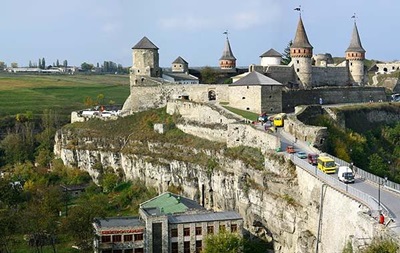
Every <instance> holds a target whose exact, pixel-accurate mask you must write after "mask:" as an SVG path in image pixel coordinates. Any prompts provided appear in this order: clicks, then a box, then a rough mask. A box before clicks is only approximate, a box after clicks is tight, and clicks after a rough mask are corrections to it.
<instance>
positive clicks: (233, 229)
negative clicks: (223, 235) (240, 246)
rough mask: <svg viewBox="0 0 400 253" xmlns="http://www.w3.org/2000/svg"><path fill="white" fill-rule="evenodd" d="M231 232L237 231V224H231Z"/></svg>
mask: <svg viewBox="0 0 400 253" xmlns="http://www.w3.org/2000/svg"><path fill="white" fill-rule="evenodd" d="M231 232H232V233H234V232H237V224H231Z"/></svg>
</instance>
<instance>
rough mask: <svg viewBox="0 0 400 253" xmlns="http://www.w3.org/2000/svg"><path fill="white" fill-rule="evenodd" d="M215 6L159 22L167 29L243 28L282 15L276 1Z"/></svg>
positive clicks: (258, 0) (274, 19) (250, 1)
mask: <svg viewBox="0 0 400 253" xmlns="http://www.w3.org/2000/svg"><path fill="white" fill-rule="evenodd" d="M205 6H208V5H205ZM214 7H215V9H212V10H210V9H207V10H202V9H201V8H202V7H199V8H200V9H198V10H197V11H196V12H191V13H185V14H183V15H182V14H181V15H174V16H171V17H164V18H161V19H160V20H159V22H158V23H159V25H160V26H161V28H162V29H165V30H193V29H197V30H198V29H215V28H217V29H226V28H231V29H232V28H233V29H236V30H243V29H248V28H252V27H255V26H259V25H266V24H268V23H271V22H275V21H276V19H278V18H279V17H280V16H281V4H280V3H276V2H274V1H265V0H249V1H247V2H246V3H243V4H236V5H229V8H228V9H226V8H225V7H226V5H223V6H219V8H217V6H216V5H215V6H214ZM207 8H209V7H207ZM202 13H205V14H203V15H202Z"/></svg>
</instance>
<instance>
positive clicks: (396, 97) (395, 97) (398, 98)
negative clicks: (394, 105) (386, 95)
mask: <svg viewBox="0 0 400 253" xmlns="http://www.w3.org/2000/svg"><path fill="white" fill-rule="evenodd" d="M391 97H392V102H400V94H398V93H396V94H392V96H391Z"/></svg>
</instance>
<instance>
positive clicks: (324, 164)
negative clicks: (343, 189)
mask: <svg viewBox="0 0 400 253" xmlns="http://www.w3.org/2000/svg"><path fill="white" fill-rule="evenodd" d="M317 167H318V169H319V170H321V171H323V172H325V173H327V174H331V173H336V169H337V165H336V163H335V161H334V160H333V159H332V158H330V157H328V156H320V157H318V158H317Z"/></svg>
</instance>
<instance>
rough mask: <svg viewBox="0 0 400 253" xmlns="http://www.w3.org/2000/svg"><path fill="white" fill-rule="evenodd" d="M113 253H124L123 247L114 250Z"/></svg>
mask: <svg viewBox="0 0 400 253" xmlns="http://www.w3.org/2000/svg"><path fill="white" fill-rule="evenodd" d="M113 253H122V249H115V250H113Z"/></svg>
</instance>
